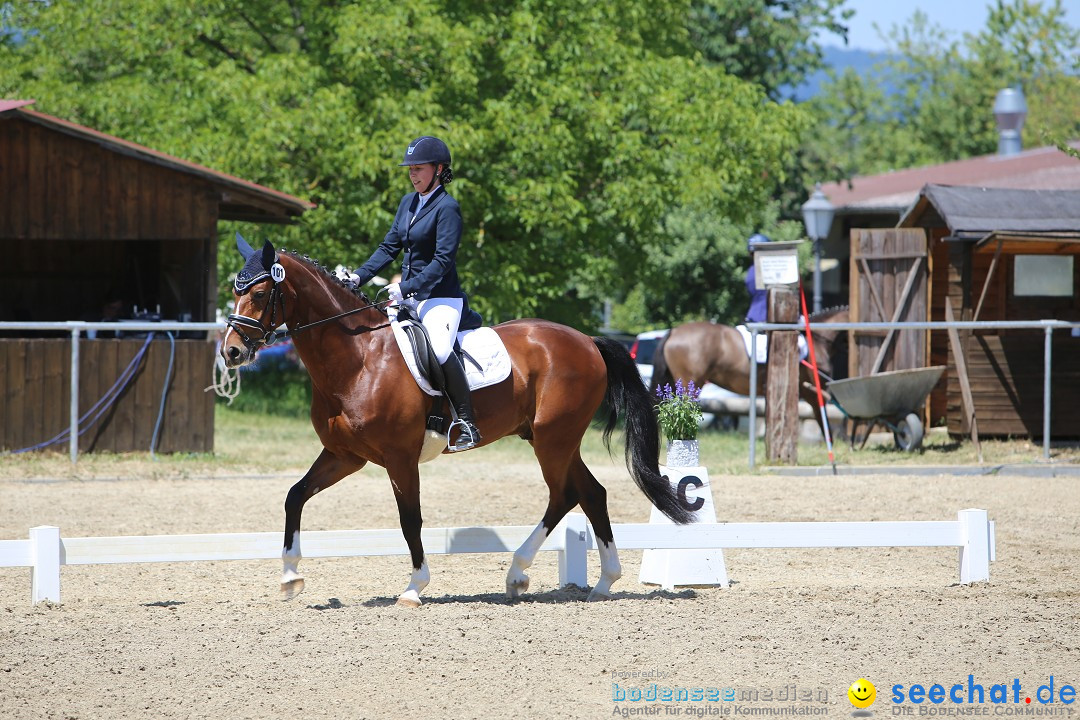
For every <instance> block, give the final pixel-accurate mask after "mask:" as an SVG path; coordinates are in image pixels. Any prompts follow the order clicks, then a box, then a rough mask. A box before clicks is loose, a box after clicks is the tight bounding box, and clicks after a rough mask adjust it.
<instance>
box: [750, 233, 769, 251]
mask: <svg viewBox="0 0 1080 720" xmlns="http://www.w3.org/2000/svg"><path fill="white" fill-rule="evenodd" d="M767 242H772V241H771V240H769V236H768V235H762V234H761V233H754V234H753V235H751V236H750V239H749V240H747V241H746V250H747V252H754V246H755V245H759V244H761V243H767Z"/></svg>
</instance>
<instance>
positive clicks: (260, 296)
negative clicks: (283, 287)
mask: <svg viewBox="0 0 1080 720" xmlns="http://www.w3.org/2000/svg"><path fill="white" fill-rule="evenodd" d="M264 297H266V291H265V290H256V291H255V299H256V300H262V299H263V298H264Z"/></svg>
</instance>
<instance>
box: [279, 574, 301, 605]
mask: <svg viewBox="0 0 1080 720" xmlns="http://www.w3.org/2000/svg"><path fill="white" fill-rule="evenodd" d="M302 592H304V578H300V577H298V578H293V579H292V580H289V581H288V582H283V583H281V599H282V600H283V601H284V600H292V599H293V598H294V597H296V596H297V595H299V594H300V593H302Z"/></svg>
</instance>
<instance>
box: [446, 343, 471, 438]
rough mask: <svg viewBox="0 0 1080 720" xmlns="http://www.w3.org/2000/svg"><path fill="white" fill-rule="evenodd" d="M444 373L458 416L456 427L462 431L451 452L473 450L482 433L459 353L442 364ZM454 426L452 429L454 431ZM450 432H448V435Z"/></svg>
mask: <svg viewBox="0 0 1080 720" xmlns="http://www.w3.org/2000/svg"><path fill="white" fill-rule="evenodd" d="M442 371H443V377H444V378H445V379H446V397H447V399H448V400H449V401H450V404H451V405H453V406H454V410H455V411H456V412H457V416H458V419H457V422H455V423H454V425H457V426H458V427H459V428H460V429H461V433H460V434H459V435H458V439H457V442H456V443H454V444H453V445H451V446H450V452H461V451H462V450H471V449H472V448H474V447H476V445H477V444H478V443H479V442H480V431H479V430H477V429H476V420H475V416H474V415H473V407H472V394H471V392H470V390H469V381H468V380H466V379H465V368H463V367H462V366H461V359H460V358H459V357H458V356H457V353H453V352H452V353H450V357H448V358H446V362H444V363H443V364H442ZM454 425H451V426H450V428H451V429H453V427H454ZM449 432H450V431H449V430H448V431H447V434H449Z"/></svg>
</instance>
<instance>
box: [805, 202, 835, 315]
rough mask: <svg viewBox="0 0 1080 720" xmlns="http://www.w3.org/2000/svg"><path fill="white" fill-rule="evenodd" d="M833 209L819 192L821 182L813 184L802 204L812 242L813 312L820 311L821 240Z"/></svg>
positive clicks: (828, 225)
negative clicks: (812, 188) (812, 189)
mask: <svg viewBox="0 0 1080 720" xmlns="http://www.w3.org/2000/svg"><path fill="white" fill-rule="evenodd" d="M835 210H836V208H834V207H833V205H832V203H830V202H829V198H827V197H825V193H823V192H821V183H817V184H816V185H815V186H814V194H813V195H811V196H810V199H809V200H807V201H806V202H805V203H803V206H802V216H803V224H804V225H806V234H807V235H808V236H809V237H810V239H811V240H812V241H813V243H814V312H821V241H822V240H824V239H825V238H827V237H829V229H830V228H831V227H832V219H833V212H835Z"/></svg>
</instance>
